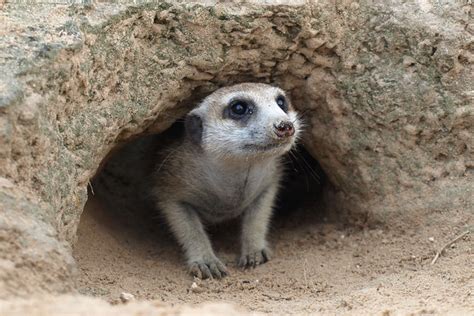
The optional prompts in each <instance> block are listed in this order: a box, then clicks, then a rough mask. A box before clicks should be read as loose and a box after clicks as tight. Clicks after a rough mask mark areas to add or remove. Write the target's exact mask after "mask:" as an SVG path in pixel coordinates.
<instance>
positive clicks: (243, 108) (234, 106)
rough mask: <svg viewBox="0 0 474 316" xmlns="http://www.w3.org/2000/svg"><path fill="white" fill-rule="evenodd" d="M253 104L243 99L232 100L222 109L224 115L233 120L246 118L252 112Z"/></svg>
mask: <svg viewBox="0 0 474 316" xmlns="http://www.w3.org/2000/svg"><path fill="white" fill-rule="evenodd" d="M254 109H255V106H254V104H253V103H252V102H249V101H247V100H243V99H237V100H232V101H231V102H230V103H229V105H228V106H227V107H226V108H225V109H224V117H225V118H230V119H233V120H246V119H248V117H249V116H250V115H252V114H253V111H254Z"/></svg>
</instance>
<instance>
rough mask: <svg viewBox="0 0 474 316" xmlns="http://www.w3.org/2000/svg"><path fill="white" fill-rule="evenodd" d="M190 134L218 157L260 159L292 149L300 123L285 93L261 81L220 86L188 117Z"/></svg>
mask: <svg viewBox="0 0 474 316" xmlns="http://www.w3.org/2000/svg"><path fill="white" fill-rule="evenodd" d="M185 126H186V132H187V135H188V137H189V138H190V139H191V140H192V141H193V142H194V143H196V144H199V145H200V147H201V148H202V150H203V151H204V152H205V153H207V154H210V155H212V156H214V157H217V158H219V159H233V160H235V159H245V160H249V159H259V158H263V157H272V156H279V155H282V154H284V153H285V152H287V151H289V150H290V149H291V147H292V146H293V145H294V144H295V142H296V140H297V138H298V135H299V133H300V128H301V123H300V121H299V119H298V117H297V113H296V111H295V109H294V108H293V107H292V105H291V102H290V100H289V98H288V97H287V96H286V95H285V92H284V91H283V90H281V89H279V88H277V87H273V86H270V85H267V84H261V83H243V84H238V85H234V86H231V87H225V88H221V89H219V90H217V91H215V92H214V93H212V94H211V95H209V96H208V97H206V98H205V99H204V100H203V101H202V102H201V103H200V104H199V106H198V107H197V108H195V109H194V110H193V111H191V112H190V113H189V114H188V116H187V117H186V123H185Z"/></svg>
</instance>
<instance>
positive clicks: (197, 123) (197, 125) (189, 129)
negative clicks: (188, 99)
mask: <svg viewBox="0 0 474 316" xmlns="http://www.w3.org/2000/svg"><path fill="white" fill-rule="evenodd" d="M184 128H185V129H186V135H187V137H189V139H191V141H192V142H193V143H195V144H197V145H199V144H201V141H202V119H201V117H199V115H197V114H194V113H192V114H188V115H187V116H186V119H185V121H184Z"/></svg>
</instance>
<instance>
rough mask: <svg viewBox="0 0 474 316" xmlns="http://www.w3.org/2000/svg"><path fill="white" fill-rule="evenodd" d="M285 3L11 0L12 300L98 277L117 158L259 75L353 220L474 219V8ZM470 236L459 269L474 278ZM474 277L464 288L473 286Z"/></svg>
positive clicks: (416, 224)
mask: <svg viewBox="0 0 474 316" xmlns="http://www.w3.org/2000/svg"><path fill="white" fill-rule="evenodd" d="M285 4H287V3H285V2H280V1H279V2H278V4H277V5H273V6H272V5H268V1H250V2H248V3H237V2H231V3H229V2H226V3H218V4H216V3H213V2H212V1H205V2H201V3H191V2H173V3H169V2H153V3H151V2H150V3H147V2H143V3H140V4H136V5H132V4H127V5H125V4H109V3H104V2H97V3H93V4H92V3H91V4H87V5H81V4H75V5H69V4H58V2H57V1H55V2H54V3H52V2H49V3H48V1H45V2H43V3H42V4H21V3H13V2H12V3H3V2H0V7H1V11H0V25H2V27H1V29H0V211H1V212H0V297H1V298H11V297H16V296H22V297H30V295H33V294H35V295H40V294H51V293H53V294H54V293H74V292H76V291H77V290H78V289H79V290H83V287H81V284H82V283H81V282H83V281H84V280H85V279H84V269H83V268H84V264H85V262H86V261H83V262H82V263H81V264H82V265H79V266H78V264H77V263H78V262H80V259H78V256H79V257H80V258H87V256H88V254H87V253H82V254H79V255H75V256H76V258H73V255H72V248H73V246H74V245H75V244H76V242H77V240H78V239H77V232H78V227H79V223H80V218H81V214H82V213H83V210H84V205H85V203H86V201H87V187H88V186H89V187H90V185H89V184H90V180H91V178H92V177H93V176H94V175H95V174H96V173H97V171H98V170H100V168H101V162H102V161H104V159H106V158H108V157H110V155H111V153H113V152H115V151H116V149H117V148H119V147H120V146H121V145H122V144H123V143H125V142H126V141H129V140H132V139H134V138H136V137H138V136H140V135H144V134H150V133H156V132H161V131H163V130H164V129H166V128H167V127H168V126H170V124H171V123H172V122H173V121H174V120H175V119H177V118H179V117H180V116H182V115H183V114H184V113H186V112H187V111H188V110H189V109H191V108H192V107H193V105H194V104H195V103H196V102H197V101H198V100H199V99H200V98H201V97H202V96H204V95H206V94H208V93H209V92H211V91H213V90H214V89H216V88H218V87H219V86H223V85H229V84H232V83H236V82H242V81H261V82H271V83H275V84H278V85H279V86H281V87H282V88H284V89H286V90H287V91H288V92H289V94H290V95H291V97H292V99H293V103H294V104H295V105H296V107H297V108H298V109H299V110H300V111H301V112H302V113H303V116H304V119H305V120H306V123H307V124H308V129H307V133H306V135H305V137H304V140H303V143H304V145H305V147H306V148H307V149H308V151H309V152H310V153H311V154H312V155H313V157H314V158H315V159H317V160H318V162H319V163H320V164H321V166H322V168H323V170H324V172H325V173H326V175H327V177H328V179H329V181H330V183H331V187H332V189H331V190H327V192H326V193H325V195H324V198H323V200H324V205H325V206H326V211H329V212H330V213H332V214H339V215H340V216H339V217H340V222H341V223H343V222H344V221H345V220H344V219H346V222H351V223H354V222H355V223H356V225H359V226H361V225H362V226H363V225H366V224H367V223H378V224H377V225H384V227H389V228H390V229H392V232H393V234H394V235H393V236H399V235H404V234H406V233H407V232H412V233H413V234H415V235H416V232H418V231H419V229H420V227H421V228H426V229H427V230H429V229H434V227H437V229H439V231H438V234H440V235H442V236H443V237H444V238H445V239H449V238H451V237H453V236H455V235H456V233H460V232H462V231H465V230H466V229H470V228H469V227H472V225H473V214H474V201H473V198H472V197H473V196H474V194H473V191H474V188H473V186H474V181H473V180H474V175H473V166H474V160H473V159H474V152H473V151H474V149H473V145H474V143H473V139H474V137H473V130H474V101H473V97H474V96H473V87H472V82H474V71H473V70H474V69H473V56H474V47H473V45H474V44H473V43H474V40H473V34H474V28H473V23H472V20H473V19H472V14H473V12H472V5H471V4H469V2H463V1H458V2H434V1H413V2H406V1H391V2H390V4H388V3H385V2H379V3H375V4H374V3H371V4H368V3H367V4H365V3H359V2H355V1H354V2H353V1H342V2H336V3H334V2H333V1H329V0H327V1H326V0H323V1H310V2H307V3H306V2H305V3H302V2H299V1H295V2H291V4H292V5H290V6H288V5H285ZM312 210H313V209H312V208H310V209H309V210H308V212H311V211H312ZM336 217H337V216H336ZM347 218H351V220H347ZM354 218H355V220H353V219H354ZM371 225H372V224H371ZM317 228H318V227H315V229H317ZM448 232H449V233H448ZM299 233H302V232H299ZM434 233H435V231H430V232H429V233H428V232H427V233H426V234H427V235H426V236H425V235H423V238H425V237H426V238H429V237H432V236H433V235H435V234H434ZM282 236H285V235H282ZM298 236H299V235H298ZM448 236H449V237H448ZM469 238H472V237H469V236H468V237H467V241H465V242H469V241H470V240H472V239H469ZM296 239H298V238H296ZM423 240H425V239H423ZM400 242H401V243H402V244H403V243H408V244H410V243H412V242H413V243H414V241H413V240H412V239H403V241H400ZM428 242H430V241H428ZM303 245H306V244H305V243H303ZM307 245H308V247H309V248H308V249H310V250H311V251H310V252H312V251H314V249H313V248H311V247H316V246H315V245H314V244H313V243H312V242H311V241H308V244H307ZM469 245H471V246H469V247H470V248H469V247H468V248H467V250H464V251H461V252H459V253H457V254H458V255H459V256H461V257H459V260H460V261H456V262H457V263H456V264H455V267H451V268H450V269H452V271H457V272H456V273H459V275H461V276H464V275H465V277H466V278H467V281H469V282H472V275H470V276H469V275H468V272H469V271H472V269H469V268H470V267H471V266H472V260H468V259H469V258H471V257H472V242H471V243H470V244H469ZM372 246H375V245H372ZM77 247H78V249H79V248H80V244H77ZM407 247H408V246H407ZM369 248H370V247H369ZM415 248H416V249H418V248H417V247H415ZM382 249H383V247H382ZM422 249H425V248H422ZM463 249H464V248H463ZM287 251H289V253H292V251H294V250H292V249H288V250H287ZM431 251H433V249H431ZM382 254H386V252H383V251H382V252H381V253H380V256H382ZM431 254H432V253H430V256H431ZM282 255H285V254H282ZM456 256H457V255H456ZM469 256H471V257H469ZM322 257H324V256H323V254H322ZM334 258H335V260H337V258H338V257H337V256H335V257H334ZM456 258H458V257H456ZM155 259H157V258H154V260H155ZM292 260H293V259H292ZM295 260H296V261H295ZM295 262H299V263H301V262H300V261H297V259H294V260H293V261H289V262H288V264H289V265H290V264H291V263H295ZM384 262H385V261H384ZM390 262H391V261H390ZM385 263H387V262H385ZM326 264H327V263H326ZM453 264H454V263H453ZM466 264H467V265H466ZM469 264H470V265H471V266H470V265H469ZM172 266H173V267H174V266H175V264H173V265H172ZM290 266H291V265H290ZM287 267H288V266H286V265H284V266H282V269H283V270H285V269H286V268H287ZM446 269H448V267H446ZM399 272H400V271H399ZM268 273H270V274H271V272H268ZM331 273H332V274H335V273H338V271H330V273H329V274H328V275H331ZM439 273H441V274H442V273H444V272H442V271H439ZM341 276H344V274H342V275H341ZM405 277H408V276H405ZM86 279H87V278H86ZM427 280H430V277H428V276H427ZM463 280H464V281H463ZM422 281H423V282H425V281H426V280H425V279H423V280H422ZM467 281H466V279H464V278H463V277H460V279H459V280H458V281H456V282H461V283H459V284H458V283H454V284H453V285H452V287H450V289H452V290H453V292H449V291H450V290H447V292H448V293H451V295H454V294H459V295H461V294H460V293H466V291H467V293H471V294H469V295H470V297H472V288H471V290H469V288H467V290H464V289H465V288H466V287H467V285H470V283H466V282H467ZM94 282H95V281H94ZM462 282H465V283H462ZM441 283H442V282H440V284H441ZM78 284H79V285H78ZM428 284H429V282H428ZM189 286H190V285H189V284H186V285H185V286H184V288H183V289H182V290H183V291H185V289H187V288H189ZM341 286H342V285H341ZM456 288H459V289H460V290H459V292H458V291H457V290H455V289H456ZM177 289H178V290H181V287H180V286H178V287H177ZM123 291H129V290H128V289H126V288H125V289H122V290H121V291H120V292H123ZM120 292H119V294H120ZM428 293H431V292H428ZM86 294H90V292H88V293H86ZM132 294H134V295H135V293H132ZM400 295H401V297H403V295H413V293H412V292H408V293H406V292H403V291H401V292H400ZM433 295H434V294H433ZM459 295H458V298H459ZM452 297H456V296H455V295H454V296H452ZM439 300H441V298H439ZM447 304H448V305H447V306H448V309H449V307H453V306H457V305H459V306H463V308H464V307H466V308H467V307H469V306H472V305H469V299H461V298H459V301H457V300H454V301H449V302H448V303H447ZM342 305H344V304H342ZM349 305H350V306H352V307H351V308H352V310H355V308H354V306H355V305H354V304H352V305H351V304H349ZM349 305H348V306H349ZM422 305H423V304H419V305H416V304H415V305H414V306H422ZM364 307H366V308H368V307H367V306H366V305H362V307H361V308H362V310H363V308H364ZM107 308H108V307H107ZM259 309H260V310H266V308H265V306H263V307H261V308H259ZM441 310H442V309H441ZM382 312H383V311H382Z"/></svg>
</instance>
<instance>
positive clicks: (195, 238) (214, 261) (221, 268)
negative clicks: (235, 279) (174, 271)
mask: <svg viewBox="0 0 474 316" xmlns="http://www.w3.org/2000/svg"><path fill="white" fill-rule="evenodd" d="M162 209H163V212H164V214H165V217H166V219H167V221H168V223H169V225H170V226H171V230H172V231H173V233H174V235H175V237H176V238H177V239H178V242H179V243H180V244H181V245H182V246H183V248H184V251H185V253H186V258H187V262H188V267H189V269H190V272H191V274H192V275H194V276H196V277H198V278H203V279H206V278H212V277H215V278H221V277H224V276H225V275H227V269H226V267H225V265H224V264H223V263H222V262H221V261H220V260H219V259H218V258H217V256H216V255H215V254H214V251H213V250H212V245H211V241H210V240H209V237H208V236H207V234H206V231H205V230H204V226H203V224H202V222H201V220H200V218H199V216H198V214H197V213H196V211H195V210H194V209H193V207H192V206H191V205H189V204H185V203H171V204H168V205H162Z"/></svg>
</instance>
